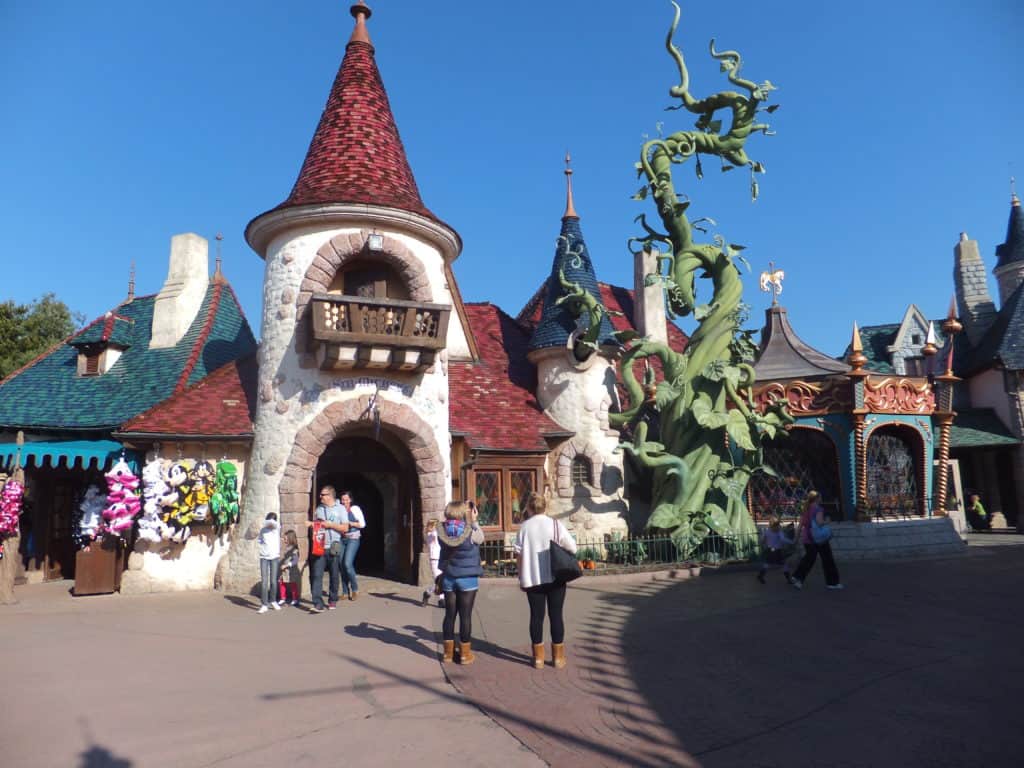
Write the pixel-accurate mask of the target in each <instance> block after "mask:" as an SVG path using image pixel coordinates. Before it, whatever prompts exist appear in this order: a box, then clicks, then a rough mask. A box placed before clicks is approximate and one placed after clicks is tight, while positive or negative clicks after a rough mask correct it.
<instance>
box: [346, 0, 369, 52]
mask: <svg viewBox="0 0 1024 768" xmlns="http://www.w3.org/2000/svg"><path fill="white" fill-rule="evenodd" d="M348 10H349V13H351V14H352V17H353V18H354V19H355V20H356V26H355V29H353V30H352V37H350V38H349V39H348V41H349V43H366V44H367V45H373V43H371V42H370V31H369V30H368V29H367V28H366V21H367V20H368V19H369V18H370V17H371V16H372V15H373V11H371V10H370V7H369V6H368V5H367V4H366V3H364V2H363V0H356V3H355V5H353V6H352V7H351V8H349V9H348Z"/></svg>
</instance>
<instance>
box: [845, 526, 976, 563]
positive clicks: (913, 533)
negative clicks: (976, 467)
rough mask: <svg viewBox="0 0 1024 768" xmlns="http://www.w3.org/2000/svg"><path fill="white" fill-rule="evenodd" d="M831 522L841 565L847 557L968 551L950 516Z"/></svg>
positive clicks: (853, 558) (952, 553)
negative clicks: (865, 521) (869, 521)
mask: <svg viewBox="0 0 1024 768" xmlns="http://www.w3.org/2000/svg"><path fill="white" fill-rule="evenodd" d="M829 525H830V527H831V528H832V532H833V538H832V551H833V552H834V553H835V556H836V562H837V563H839V567H840V569H842V566H843V561H844V560H889V559H893V558H903V557H940V556H945V555H962V554H964V553H965V552H966V551H967V544H966V542H965V541H964V540H963V539H962V538H961V537H960V535H959V534H958V533H957V530H956V526H955V525H954V522H953V520H951V519H950V518H948V517H932V518H923V519H913V520H893V521H884V522H872V523H853V522H845V523H829Z"/></svg>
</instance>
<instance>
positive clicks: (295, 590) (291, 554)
mask: <svg viewBox="0 0 1024 768" xmlns="http://www.w3.org/2000/svg"><path fill="white" fill-rule="evenodd" d="M284 544H285V548H284V553H283V554H282V555H281V586H280V588H279V589H278V598H279V599H278V601H277V604H278V605H284V604H285V603H286V602H288V601H289V599H290V601H291V604H292V605H298V604H299V539H298V537H297V536H296V535H295V531H285V534H284ZM289 595H290V598H289Z"/></svg>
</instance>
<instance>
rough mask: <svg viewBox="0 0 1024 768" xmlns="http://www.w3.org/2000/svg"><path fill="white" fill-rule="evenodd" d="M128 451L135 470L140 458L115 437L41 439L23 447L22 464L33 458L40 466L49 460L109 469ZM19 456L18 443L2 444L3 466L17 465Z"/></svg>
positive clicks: (0, 461)
mask: <svg viewBox="0 0 1024 768" xmlns="http://www.w3.org/2000/svg"><path fill="white" fill-rule="evenodd" d="M122 451H123V452H124V458H125V461H127V462H128V464H129V465H130V466H131V467H132V470H133V471H136V470H137V469H138V461H137V459H138V457H137V455H136V453H135V452H134V451H126V450H125V448H124V446H123V445H121V444H120V443H115V442H114V441H113V440H41V441H38V442H26V443H25V444H24V445H23V446H21V462H20V463H21V466H22V467H24V466H26V465H27V464H28V463H29V459H32V463H33V464H34V465H35V466H37V467H39V466H42V465H43V462H44V461H46V460H47V459H49V464H50V466H57V465H58V464H64V466H66V467H74V466H76V465H78V466H79V467H81V468H82V469H87V468H88V467H89V466H90V465H92V464H95V466H96V468H97V469H107V468H108V467H109V466H111V465H112V464H113V463H114V462H115V461H117V460H118V458H120V456H121V453H122ZM17 455H18V446H17V445H16V444H15V443H0V468H13V467H14V460H15V458H16V457H17Z"/></svg>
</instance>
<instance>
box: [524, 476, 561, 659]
mask: <svg viewBox="0 0 1024 768" xmlns="http://www.w3.org/2000/svg"><path fill="white" fill-rule="evenodd" d="M547 508H548V501H547V499H545V498H544V497H543V496H541V495H539V494H536V493H534V494H532V495H531V496H530V499H529V501H528V502H527V504H526V513H527V514H528V515H529V519H527V520H526V521H525V522H523V524H522V525H520V526H519V534H518V535H517V536H516V543H515V551H516V555H517V556H518V558H519V586H520V588H521V589H522V590H523V591H524V592H526V599H527V600H528V601H529V603H530V642H532V643H533V666H534V668H536V669H543V668H544V613H545V609H547V615H548V621H549V622H550V624H551V661H552V664H553V665H554V667H555V669H561V668H562V667H564V666H565V622H564V621H563V619H562V610H563V608H564V606H565V582H564V581H561V582H560V581H555V579H554V577H553V576H552V575H551V541H552V539H555V540H557V541H558V543H559V544H561V545H562V546H563V547H565V548H566V549H567V550H569V551H570V552H575V551H576V542H575V540H574V539H573V538H572V536H571V535H570V534H569V531H568V530H566V528H565V526H564V525H562V523H560V522H559V521H558V520H555V519H554V518H553V517H548V515H547Z"/></svg>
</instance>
